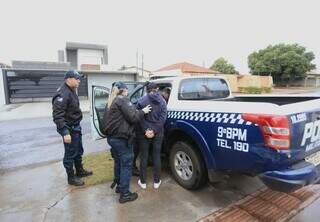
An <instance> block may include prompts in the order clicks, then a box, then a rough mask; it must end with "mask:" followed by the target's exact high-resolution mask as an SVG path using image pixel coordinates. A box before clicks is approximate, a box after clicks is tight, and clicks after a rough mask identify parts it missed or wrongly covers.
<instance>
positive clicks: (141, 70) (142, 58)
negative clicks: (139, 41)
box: [141, 52, 143, 77]
mask: <svg viewBox="0 0 320 222" xmlns="http://www.w3.org/2000/svg"><path fill="white" fill-rule="evenodd" d="M141 73H142V77H143V52H142V55H141Z"/></svg>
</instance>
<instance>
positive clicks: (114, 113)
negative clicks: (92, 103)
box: [105, 82, 151, 203]
mask: <svg viewBox="0 0 320 222" xmlns="http://www.w3.org/2000/svg"><path fill="white" fill-rule="evenodd" d="M127 96H128V87H127V86H126V85H125V84H124V83H123V82H116V83H114V85H113V88H112V93H111V95H110V99H109V101H108V111H107V115H106V119H105V133H106V135H107V140H108V143H109V145H110V146H111V152H112V156H113V158H114V181H115V182H116V183H117V188H116V192H117V193H120V199H119V202H120V203H125V202H128V201H134V200H136V199H137V198H138V194H137V193H132V192H130V190H129V186H130V178H131V171H132V161H133V150H132V141H133V139H134V136H135V134H134V124H135V123H137V122H138V121H139V120H140V119H142V118H143V116H144V114H147V113H149V112H150V111H151V106H150V105H147V106H146V107H144V108H143V109H142V110H137V109H136V108H135V106H133V105H132V104H131V102H130V100H129V98H128V97H127Z"/></svg>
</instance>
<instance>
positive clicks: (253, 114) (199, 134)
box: [92, 76, 320, 192]
mask: <svg viewBox="0 0 320 222" xmlns="http://www.w3.org/2000/svg"><path fill="white" fill-rule="evenodd" d="M153 82H155V83H157V84H158V86H159V90H160V91H161V90H163V89H164V88H165V87H170V88H171V95H170V98H169V100H168V114H167V121H166V124H165V138H164V144H163V151H164V153H165V154H167V156H168V157H169V164H170V168H171V170H172V174H173V177H174V179H175V180H176V181H177V182H178V183H179V184H180V185H181V186H183V187H184V188H186V189H197V188H199V187H200V186H201V185H203V184H204V183H205V182H206V181H207V179H209V181H211V182H218V181H219V180H220V179H221V173H225V172H230V171H236V172H243V173H249V174H250V175H258V176H259V178H260V179H261V180H262V181H263V182H264V183H265V184H266V185H267V186H268V187H270V188H272V189H274V190H279V191H285V192H289V191H292V190H295V189H298V188H300V187H302V186H305V185H308V184H312V183H317V182H318V181H319V173H320V97H317V96H311V95H309V96H303V95H300V96H299V95H291V96H285V95H283V96H269V95H268V96H239V97H234V96H232V95H231V92H230V90H229V84H228V82H227V81H226V80H225V79H223V78H220V77H212V76H210V77H209V76H201V77H199V76H198V77H171V78H165V79H158V80H154V81H153ZM130 87H132V90H130V91H131V92H130V99H131V102H132V103H136V102H137V101H138V99H139V98H140V97H141V96H143V95H145V94H146V89H145V84H143V83H133V85H131V86H130ZM92 90H93V91H92V93H93V101H92V107H93V108H94V109H93V110H92V111H93V112H92V117H93V126H94V128H95V129H96V130H97V132H98V133H99V135H100V136H102V137H103V136H104V135H103V133H102V132H101V130H100V128H99V123H101V120H102V119H101V118H102V116H103V112H104V108H105V105H106V102H107V97H108V95H109V89H108V88H104V87H99V86H93V88H92Z"/></svg>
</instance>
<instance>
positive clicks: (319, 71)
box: [307, 69, 320, 75]
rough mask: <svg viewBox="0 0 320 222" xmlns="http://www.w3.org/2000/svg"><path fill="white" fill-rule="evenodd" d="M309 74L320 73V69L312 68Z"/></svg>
mask: <svg viewBox="0 0 320 222" xmlns="http://www.w3.org/2000/svg"><path fill="white" fill-rule="evenodd" d="M307 75H320V70H316V69H314V70H311V71H309V72H307Z"/></svg>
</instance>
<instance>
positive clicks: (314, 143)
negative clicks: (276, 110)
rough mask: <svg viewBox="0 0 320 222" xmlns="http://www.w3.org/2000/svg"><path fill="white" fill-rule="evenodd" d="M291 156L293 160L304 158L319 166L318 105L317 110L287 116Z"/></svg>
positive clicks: (319, 112) (319, 111)
mask: <svg viewBox="0 0 320 222" xmlns="http://www.w3.org/2000/svg"><path fill="white" fill-rule="evenodd" d="M289 122H290V124H291V141H290V142H291V146H290V150H291V154H292V158H293V159H294V160H302V159H304V158H306V160H307V161H308V162H311V163H312V164H314V165H319V164H320V152H319V151H320V104H319V108H318V109H314V110H312V111H307V112H301V113H296V114H293V115H289Z"/></svg>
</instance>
